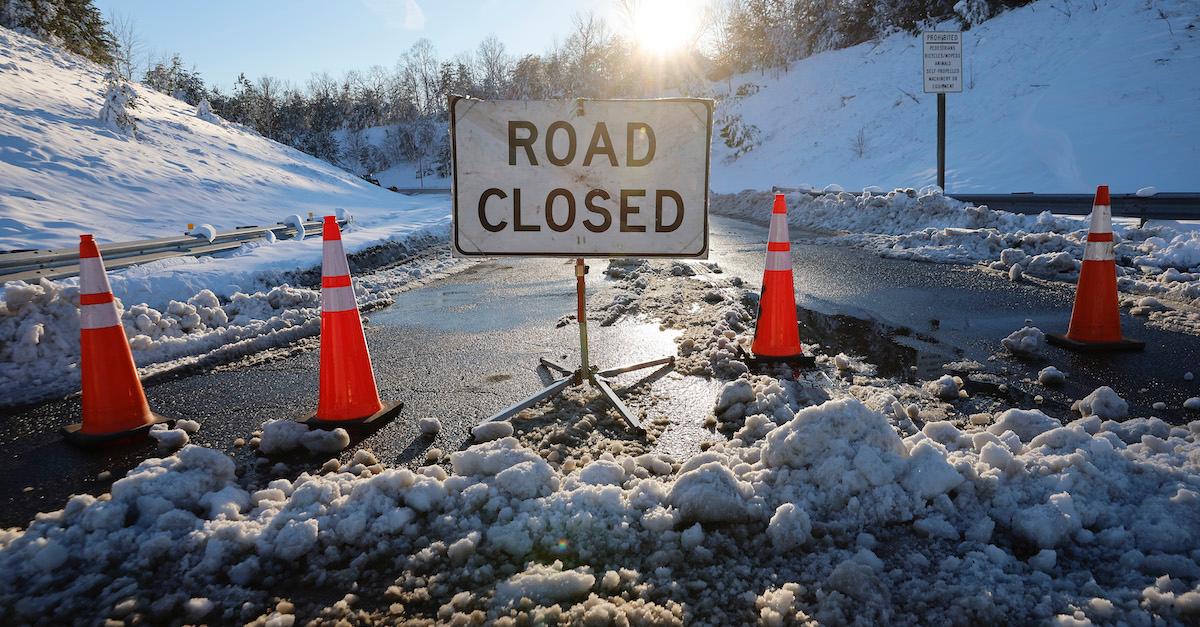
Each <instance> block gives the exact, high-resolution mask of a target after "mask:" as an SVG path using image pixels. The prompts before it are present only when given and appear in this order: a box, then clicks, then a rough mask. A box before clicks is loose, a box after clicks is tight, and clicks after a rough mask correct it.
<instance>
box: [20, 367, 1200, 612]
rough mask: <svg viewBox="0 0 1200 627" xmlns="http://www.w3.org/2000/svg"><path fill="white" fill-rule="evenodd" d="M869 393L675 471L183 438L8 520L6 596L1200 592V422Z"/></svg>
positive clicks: (1080, 604) (617, 608)
mask: <svg viewBox="0 0 1200 627" xmlns="http://www.w3.org/2000/svg"><path fill="white" fill-rule="evenodd" d="M740 381H742V382H744V383H747V384H750V380H749V379H741V380H740ZM759 383H764V384H765V383H767V382H765V381H759ZM751 385H753V384H751ZM742 387H743V386H741V385H739V386H738V388H742ZM768 387H769V386H768ZM751 389H753V387H752V388H751ZM731 394H732V393H731ZM746 396H747V395H745V394H744V391H743V393H742V396H740V398H746ZM1101 396H1103V395H1101ZM728 400H732V399H728ZM747 400H749V399H748V398H747ZM1110 400H1111V399H1110ZM868 403H870V404H867V403H864V402H863V401H860V400H857V399H854V398H841V399H838V400H832V401H828V402H825V403H823V404H820V405H816V406H809V407H805V408H803V409H800V410H799V411H798V412H796V413H795V414H794V416H793V417H791V418H790V419H788V420H786V421H784V422H783V423H782V424H778V425H776V424H775V422H774V421H768V423H769V424H767V425H766V427H765V429H764V430H765V431H766V435H765V437H763V438H761V439H758V440H755V441H753V442H745V441H743V440H741V439H740V438H735V439H733V440H730V441H728V442H718V443H716V444H715V445H714V446H712V447H711V448H710V449H709V450H707V451H705V452H703V453H699V454H697V455H695V456H693V457H691V458H689V459H684V460H680V462H679V463H678V465H677V470H674V471H672V465H670V464H668V465H667V467H666V468H665V472H651V468H652V467H654V463H653V462H652V460H650V459H649V456H647V459H645V460H642V459H641V458H634V457H630V456H625V455H621V454H616V455H611V454H606V456H603V458H601V459H594V460H591V461H590V462H589V463H585V464H583V465H582V468H581V469H579V471H578V472H577V473H576V472H573V471H572V469H571V465H569V464H567V463H566V462H564V463H563V464H562V466H561V467H560V468H556V467H555V466H553V465H551V464H550V463H549V462H548V461H547V460H546V459H543V457H542V456H541V455H539V454H538V453H536V452H534V451H533V450H531V449H528V448H525V447H524V446H522V445H521V443H520V442H519V441H518V440H517V439H515V438H512V437H504V438H500V439H497V440H492V441H489V442H486V443H482V444H477V445H475V446H472V447H470V448H468V449H466V450H464V451H459V452H456V453H453V454H452V455H451V456H450V467H449V472H448V471H447V469H446V468H442V467H439V466H430V467H425V468H422V469H420V470H418V471H416V472H413V471H411V470H407V469H389V468H385V467H384V466H382V465H381V464H379V463H378V461H377V460H376V459H375V457H374V456H373V455H371V454H370V453H369V452H367V451H359V452H358V453H356V454H355V455H354V458H353V460H351V462H347V463H346V464H338V463H332V464H327V465H326V466H325V468H324V474H309V473H302V474H301V475H300V476H299V477H297V478H295V479H294V480H288V479H275V480H266V479H263V480H262V481H266V483H265V484H254V483H248V482H247V479H239V478H238V477H237V476H236V473H235V472H234V464H233V461H232V460H231V459H230V458H229V457H227V456H226V455H225V454H223V453H220V452H217V451H212V450H208V449H203V448H199V447H195V446H186V447H184V448H183V449H182V450H181V451H180V452H179V453H177V454H175V455H172V456H170V457H166V458H164V459H154V460H147V461H146V462H143V463H142V464H141V465H140V466H139V467H137V468H136V469H134V470H133V471H131V472H130V473H129V475H128V476H127V477H126V478H125V479H122V480H119V481H117V482H116V483H115V484H113V487H112V494H111V497H110V498H104V499H96V498H93V497H90V496H77V497H73V498H72V499H71V500H70V501H69V502H68V504H67V506H66V507H65V508H64V509H63V510H62V511H59V512H55V513H51V514H45V515H42V516H39V518H38V519H37V520H36V521H34V522H33V523H32V524H31V525H30V526H29V528H28V529H26V530H10V531H7V532H3V533H0V612H7V614H3V615H6V616H8V617H10V619H11V620H16V621H18V622H19V621H21V620H31V619H33V618H38V619H43V620H63V619H65V618H66V617H71V618H79V617H84V616H86V617H91V618H94V619H95V620H102V619H104V618H105V617H109V616H116V615H118V614H119V613H121V612H125V613H126V614H128V613H130V612H132V611H137V612H139V613H143V614H145V615H146V616H151V617H152V616H169V615H172V613H185V614H186V613H200V612H203V613H204V614H205V615H206V616H207V617H208V620H212V621H218V622H232V621H243V622H249V621H252V620H254V619H255V618H256V617H268V616H270V615H273V614H276V613H280V610H279V609H278V605H277V599H276V598H275V597H273V596H272V594H271V592H270V590H272V589H277V588H278V587H280V586H287V585H319V586H322V587H323V588H325V589H331V590H339V589H340V590H348V586H351V585H357V586H359V587H360V588H361V587H363V586H367V587H368V588H369V587H370V586H379V588H378V589H380V590H382V588H384V587H387V588H388V590H387V594H386V595H385V596H386V597H387V598H388V599H390V602H393V603H400V604H402V605H404V606H405V607H409V606H414V607H428V606H429V605H428V604H429V603H433V606H434V607H440V609H439V610H438V617H439V620H441V621H444V622H453V621H454V620H464V619H466V618H467V617H469V616H472V615H474V616H476V617H477V619H478V620H484V621H487V622H494V621H497V620H500V619H502V618H503V619H505V620H507V619H509V618H511V619H514V620H523V619H528V618H530V617H533V616H541V617H543V618H546V617H548V616H554V615H555V614H548V612H558V613H559V614H557V616H559V617H561V616H567V615H570V616H578V617H583V616H585V615H586V616H592V615H594V616H608V617H610V618H615V617H624V618H625V619H628V618H630V617H632V616H635V615H636V616H641V617H647V616H654V617H657V618H658V619H660V620H667V621H668V622H678V621H679V620H680V619H681V618H682V615H681V614H678V613H677V611H678V609H677V608H678V606H686V607H687V608H689V609H688V611H689V612H690V613H691V615H693V616H705V617H708V620H710V621H713V622H718V623H741V622H746V621H747V620H750V619H749V617H751V616H753V617H755V618H759V617H761V618H764V619H766V620H768V621H770V622H774V621H777V620H787V619H789V618H790V619H795V618H796V617H800V616H810V617H813V618H814V619H816V620H820V621H825V622H838V621H839V620H842V619H845V618H846V617H848V616H851V615H861V616H868V617H872V620H885V621H886V620H891V621H899V622H921V620H922V619H930V618H931V617H932V615H929V614H926V613H925V612H926V610H925V609H922V608H937V612H939V614H938V615H939V616H944V615H945V614H944V612H945V611H947V608H946V607H945V604H944V601H945V600H946V599H956V600H957V601H955V602H952V605H954V607H953V609H952V611H954V612H956V613H957V614H956V615H961V616H962V617H963V619H964V620H970V621H974V622H995V621H1005V620H1008V621H1018V622H1040V621H1045V620H1049V619H1051V618H1053V617H1054V616H1055V615H1056V614H1065V615H1073V614H1074V613H1075V612H1076V611H1079V612H1082V613H1083V615H1084V616H1085V617H1088V618H1091V619H1093V620H1100V619H1101V618H1102V617H1108V618H1110V619H1113V620H1126V621H1135V620H1141V618H1138V617H1145V616H1146V615H1147V614H1149V615H1156V616H1159V617H1161V618H1163V619H1166V620H1181V619H1183V618H1184V617H1185V616H1187V614H1186V612H1190V611H1191V605H1189V604H1188V603H1187V602H1186V599H1187V598H1191V597H1186V598H1185V595H1188V594H1191V593H1192V592H1193V591H1194V590H1196V588H1197V582H1198V581H1200V569H1197V568H1196V566H1195V560H1194V557H1195V556H1194V552H1195V550H1196V548H1195V543H1194V540H1193V538H1195V537H1196V534H1197V533H1198V532H1200V518H1198V517H1197V516H1196V512H1197V509H1196V503H1197V499H1200V496H1198V495H1200V442H1198V441H1197V438H1198V437H1200V421H1198V422H1196V423H1192V425H1190V427H1189V428H1179V427H1174V428H1172V427H1169V426H1167V425H1165V424H1164V423H1162V422H1161V421H1158V420H1156V419H1150V420H1142V421H1141V422H1138V421H1128V422H1126V423H1124V424H1122V423H1115V422H1111V421H1110V422H1103V421H1102V420H1101V419H1100V418H1099V417H1096V416H1091V417H1086V418H1082V419H1079V420H1076V421H1075V422H1072V423H1070V424H1068V425H1065V426H1064V425H1062V424H1061V423H1059V422H1058V421H1056V420H1053V419H1052V418H1050V417H1048V416H1046V415H1045V414H1042V413H1041V412H1038V411H1032V410H1009V411H1007V412H1004V413H1002V414H1001V415H1000V416H999V417H998V418H997V419H996V421H995V422H994V423H993V424H991V425H989V426H988V427H987V428H986V429H979V428H978V427H972V428H970V429H967V430H963V429H962V428H960V427H959V426H956V424H955V423H953V422H949V421H928V422H925V424H924V426H923V427H922V428H921V429H920V430H916V431H913V432H911V434H910V435H907V436H906V437H901V435H900V434H899V433H898V428H897V423H896V422H894V421H896V420H897V416H896V415H895V414H894V412H892V411H890V410H889V411H888V412H887V413H880V412H879V411H877V410H875V409H873V408H872V407H880V408H891V407H893V405H895V404H898V402H897V401H896V399H895V398H894V397H891V396H888V395H882V396H877V395H873V396H871V398H870V399H869V400H868ZM1101 404H1102V403H1101ZM1096 407H1097V403H1095V402H1093V403H1092V404H1091V408H1092V409H1095V408H1096ZM1139 420H1140V419H1139ZM295 427H299V425H296V424H295V423H290V422H286V421H284V422H277V423H268V424H267V425H264V428H263V436H262V441H261V442H260V444H259V446H260V448H262V449H263V450H264V452H268V449H271V450H274V449H275V447H276V444H277V443H279V442H281V441H287V442H288V443H289V446H292V445H294V444H292V443H294V442H295V441H296V439H298V438H303V437H305V435H306V434H311V433H320V432H308V431H307V430H306V429H305V430H304V434H301V433H300V429H296V428H295ZM301 429H302V427H301ZM277 431H278V433H277ZM293 431H295V433H292V432H293ZM300 446H304V445H303V444H300ZM660 461H661V460H660ZM1114 487H1115V488H1116V489H1114ZM764 528H765V530H766V533H765V534H763V530H764ZM85 530H86V532H85ZM764 539H765V540H766V542H764V541H763V540H764ZM1025 547H1030V548H1032V549H1033V551H1032V552H1030V551H1029V550H1027V549H1026V548H1025ZM83 556H86V558H84V557H83ZM1113 556H1116V557H1117V558H1119V559H1114V557H1113ZM393 560H395V562H394V563H395V564H397V570H396V571H394V572H392V573H391V574H389V575H388V577H395V580H394V581H388V580H384V581H380V580H379V577H380V576H382V575H381V573H380V571H379V569H378V567H377V566H376V564H378V563H380V562H381V561H382V562H384V563H393ZM297 563H301V564H304V568H295V564H297ZM564 564H573V565H574V567H572V568H568V567H567V566H564ZM1080 570H1088V571H1090V575H1089V581H1088V582H1084V583H1081V582H1080V581H1078V580H1077V578H1076V577H1075V576H1074V575H1071V573H1076V572H1079V571H1080ZM397 573H398V574H397ZM683 573H687V575H686V577H687V578H686V579H683V580H681V579H679V577H680V576H681V575H682V574H683ZM1163 576H1167V577H1169V581H1168V582H1167V583H1165V584H1163V585H1159V584H1157V583H1156V581H1158V580H1159V579H1160V578H1162V577H1163ZM184 579H187V580H188V581H190V584H189V587H188V589H187V593H186V594H174V592H173V590H174V586H177V585H178V583H177V582H180V581H183V580H184ZM701 581H702V582H704V584H703V585H700V584H697V585H693V583H696V582H701ZM172 582H175V583H172ZM288 582H293V583H288ZM164 585H166V586H171V587H170V588H165V589H164V588H163V587H162V586H164ZM1081 586H1083V588H1082V589H1083V597H1082V598H1081V597H1080V590H1081ZM1148 588H1153V590H1155V591H1156V592H1154V593H1153V594H1150V593H1148V592H1145V591H1146V590H1147V589H1148ZM633 591H636V594H634V595H632V596H629V597H625V598H624V599H622V598H621V597H622V596H623V595H624V594H625V593H626V592H633ZM1167 595H1172V596H1171V598H1172V599H1181V598H1185V602H1184V603H1182V604H1180V603H1178V602H1168V601H1166V600H1164V599H1167ZM631 598H636V599H638V601H636V602H633V601H629V600H628V599H631ZM192 599H206V600H207V601H208V602H210V603H212V606H211V607H209V606H208V605H207V604H206V603H204V602H203V601H195V602H193V601H192ZM523 599H528V601H525V600H523ZM344 601H345V604H344V605H346V606H349V605H350V604H351V603H352V602H354V599H349V600H344ZM553 607H557V609H552V608H553ZM459 615H461V617H460V618H458V619H456V618H455V617H456V616H459ZM671 617H674V618H671ZM839 617H842V619H839ZM264 620H265V618H264Z"/></svg>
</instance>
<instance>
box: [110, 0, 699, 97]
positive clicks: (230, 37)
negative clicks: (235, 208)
mask: <svg viewBox="0 0 1200 627" xmlns="http://www.w3.org/2000/svg"><path fill="white" fill-rule="evenodd" d="M698 1H699V0H697V2H698ZM94 2H95V5H96V6H97V7H98V8H99V9H100V10H101V12H103V13H104V15H105V17H112V16H113V15H114V14H119V15H121V16H124V17H125V18H127V19H129V20H131V21H132V22H133V25H134V29H135V31H136V32H137V34H138V37H139V39H140V40H141V42H142V46H143V58H142V62H143V63H144V62H145V56H144V55H146V54H150V55H153V56H155V57H159V56H163V55H169V54H171V53H176V52H177V53H179V54H180V55H181V56H182V57H183V59H184V61H185V62H186V63H188V64H189V65H195V67H196V69H198V70H199V71H200V74H201V76H203V78H204V80H205V82H206V83H207V84H209V85H214V84H215V85H217V86H219V87H221V88H222V89H223V90H225V91H228V90H229V88H230V87H231V86H232V85H233V82H234V80H235V79H236V78H237V75H238V74H239V73H241V72H245V73H246V76H247V77H250V78H251V79H253V78H255V77H258V76H260V75H263V74H269V75H271V76H275V77H277V78H281V79H284V80H286V81H290V82H292V83H293V84H296V85H298V86H303V85H304V83H305V82H306V81H307V80H308V78H309V76H311V75H312V74H313V72H322V71H326V72H329V73H330V74H332V75H334V76H335V77H337V76H340V75H341V74H343V73H344V72H346V71H347V70H355V69H356V70H366V69H367V68H369V67H371V66H372V65H377V64H378V65H382V66H384V67H387V68H392V67H393V66H394V65H395V63H396V60H397V59H398V58H399V57H400V55H401V54H402V53H403V52H404V51H405V50H407V49H408V48H409V47H410V46H412V44H413V42H415V41H416V40H418V39H420V38H422V37H426V38H428V39H429V40H430V41H432V42H433V44H434V45H435V46H436V47H437V50H438V56H439V57H442V58H449V57H453V56H454V55H456V54H458V53H460V52H473V51H474V50H475V48H476V47H477V46H478V45H479V42H480V41H481V40H482V39H483V38H485V37H487V36H488V35H489V34H492V33H495V34H496V36H497V37H499V38H500V41H502V42H504V45H505V47H506V48H507V50H508V52H509V53H510V54H514V55H521V54H528V53H542V52H545V51H546V50H547V49H548V48H549V47H550V46H551V45H552V44H553V43H554V42H555V40H559V41H561V40H562V39H564V38H565V37H566V35H567V33H568V32H569V30H570V28H571V19H572V17H573V16H574V15H575V14H577V13H587V12H589V11H590V12H594V13H596V14H597V15H599V16H602V17H605V18H606V19H608V20H609V22H610V24H616V23H618V22H619V17H618V16H619V9H618V5H617V0H324V1H322V0H241V1H237V0H206V1H203V2H201V1H197V0H94Z"/></svg>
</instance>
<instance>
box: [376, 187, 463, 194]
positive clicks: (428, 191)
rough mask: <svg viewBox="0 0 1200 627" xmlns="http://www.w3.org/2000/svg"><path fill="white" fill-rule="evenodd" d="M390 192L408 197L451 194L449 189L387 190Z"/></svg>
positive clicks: (411, 188)
mask: <svg viewBox="0 0 1200 627" xmlns="http://www.w3.org/2000/svg"><path fill="white" fill-rule="evenodd" d="M387 189H388V190H390V191H393V192H396V193H399V194H405V195H407V196H415V195H417V194H449V193H450V188H449V187H397V188H396V189H392V188H390V187H389V188H387Z"/></svg>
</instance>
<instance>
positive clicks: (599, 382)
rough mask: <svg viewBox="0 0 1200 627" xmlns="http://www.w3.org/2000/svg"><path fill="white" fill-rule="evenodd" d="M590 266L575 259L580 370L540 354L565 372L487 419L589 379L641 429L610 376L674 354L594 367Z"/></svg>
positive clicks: (666, 362)
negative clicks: (588, 292) (589, 326)
mask: <svg viewBox="0 0 1200 627" xmlns="http://www.w3.org/2000/svg"><path fill="white" fill-rule="evenodd" d="M587 271H588V267H587V266H586V265H584V263H583V258H578V259H576V260H575V305H576V312H577V314H576V315H577V316H578V318H579V361H580V367H579V368H578V369H577V370H568V369H567V368H565V367H563V366H561V365H559V364H556V363H554V362H552V361H550V360H549V359H546V358H544V357H543V358H541V359H539V360H538V362H539V364H540V365H541V366H542V367H543V368H545V369H547V370H551V371H554V372H556V373H558V374H559V375H561V376H562V378H560V379H558V380H556V381H555V382H553V383H551V384H550V385H548V386H546V387H545V388H544V389H542V390H541V391H540V392H537V393H535V394H532V395H530V396H528V397H526V398H525V399H523V400H521V401H520V402H518V403H516V404H514V405H512V406H511V407H508V408H506V409H505V410H504V411H501V412H500V413H498V414H496V415H494V416H492V417H491V418H488V419H487V422H497V421H500V420H509V419H511V418H512V417H513V416H516V415H517V414H519V413H521V412H522V411H524V410H526V409H529V408H530V407H533V406H534V405H537V404H538V403H540V402H542V401H545V400H547V399H550V398H553V397H554V396H557V395H559V394H561V393H562V391H563V390H565V389H567V388H568V387H570V386H571V385H572V384H576V385H582V384H583V383H584V382H587V383H590V384H591V385H592V386H593V387H595V388H596V389H597V390H600V394H601V395H603V396H604V398H605V399H607V400H608V402H609V403H610V404H611V405H612V406H613V408H614V409H616V410H617V413H618V414H621V418H623V419H624V420H625V422H626V424H628V425H629V426H630V427H632V428H633V429H635V430H637V431H641V430H642V423H641V421H640V420H638V418H637V416H636V415H634V413H633V412H632V411H630V409H629V407H627V406H626V405H625V403H624V402H623V401H622V400H621V399H620V397H618V396H617V393H616V392H615V391H614V390H613V388H612V383H611V382H610V381H609V380H608V378H607V377H612V376H616V375H619V374H621V373H625V372H632V371H634V370H644V369H646V368H654V367H656V366H664V367H669V366H671V365H672V364H674V363H675V357H673V356H672V357H663V358H662V359H655V360H652V361H646V362H642V363H638V364H633V365H630V366H618V367H616V368H610V369H607V370H601V371H599V372H596V371H594V370H593V369H592V365H591V361H590V359H589V356H588V335H587V299H586V298H585V296H586V292H585V289H586V287H587V285H586V282H585V280H584V275H586V274H587Z"/></svg>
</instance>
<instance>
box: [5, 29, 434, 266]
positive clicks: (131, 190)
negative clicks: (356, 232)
mask: <svg viewBox="0 0 1200 627" xmlns="http://www.w3.org/2000/svg"><path fill="white" fill-rule="evenodd" d="M104 77H105V70H104V68H101V67H100V66H97V65H95V64H93V63H91V62H88V61H86V60H83V59H81V58H79V57H76V56H74V55H72V54H70V53H66V52H62V51H60V50H58V49H56V48H54V47H52V46H50V45H48V44H45V43H42V42H40V41H37V40H35V39H32V38H29V37H25V36H23V35H19V34H16V33H14V32H12V31H10V30H7V29H2V28H0V85H3V89H0V111H3V115H0V250H4V249H9V248H57V247H72V246H75V245H77V244H78V241H79V234H80V233H93V234H95V235H96V238H97V240H99V241H101V242H106V241H127V240H133V239H144V238H149V237H164V236H168V235H177V234H180V233H182V232H183V231H185V230H186V228H187V224H188V223H195V224H201V223H208V224H212V225H213V226H215V227H216V228H217V230H232V229H233V228H235V227H237V226H243V225H248V224H258V225H264V224H274V223H276V222H280V221H282V220H284V219H285V218H286V217H287V216H289V215H292V214H299V215H301V216H306V215H307V214H308V212H310V211H311V212H313V213H314V214H316V215H327V214H330V213H332V212H333V210H334V209H335V208H339V207H340V208H342V209H344V210H346V211H348V212H350V213H351V214H353V215H355V216H357V217H358V219H359V220H360V222H362V223H363V224H367V225H377V224H379V225H382V224H400V225H413V224H421V223H425V222H431V221H434V220H435V218H444V217H445V210H444V207H438V208H437V211H433V212H431V211H428V210H427V209H428V207H427V206H424V205H422V204H421V203H420V202H416V201H412V200H409V199H405V198H404V197H402V196H399V195H397V194H394V193H391V192H388V191H386V190H383V189H380V188H379V187H376V186H375V185H371V184H370V183H367V182H366V181H363V180H362V179H360V178H358V177H356V176H354V175H353V174H351V173H349V172H346V171H345V170H342V169H341V168H338V167H335V166H333V165H330V164H329V163H326V162H325V161H322V160H320V159H317V158H314V157H310V156H308V155H306V154H304V153H301V152H299V151H297V150H294V149H292V148H288V147H287V146H284V145H282V144H279V143H276V142H273V141H270V140H268V139H265V138H263V137H261V136H259V135H258V134H256V133H255V132H253V131H251V130H249V129H247V128H244V127H241V126H239V125H235V124H230V123H228V122H225V121H223V120H221V119H220V118H217V117H212V118H210V119H205V118H202V117H200V116H198V115H197V111H196V107H192V106H190V105H188V104H186V103H184V102H182V101H179V100H176V99H174V98H171V97H170V96H167V95H165V94H160V93H158V92H156V91H154V90H152V89H149V88H147V87H145V86H142V85H140V84H134V85H133V89H134V91H135V92H136V93H137V106H136V109H135V110H134V111H133V114H134V116H135V117H136V118H137V131H136V137H131V136H129V135H127V134H123V133H120V132H117V131H115V130H113V129H112V128H110V127H108V126H107V125H105V124H103V123H101V122H100V121H99V120H98V119H97V115H98V114H99V112H100V108H101V103H102V100H103V99H102V96H103V94H104V85H105V82H104Z"/></svg>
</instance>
